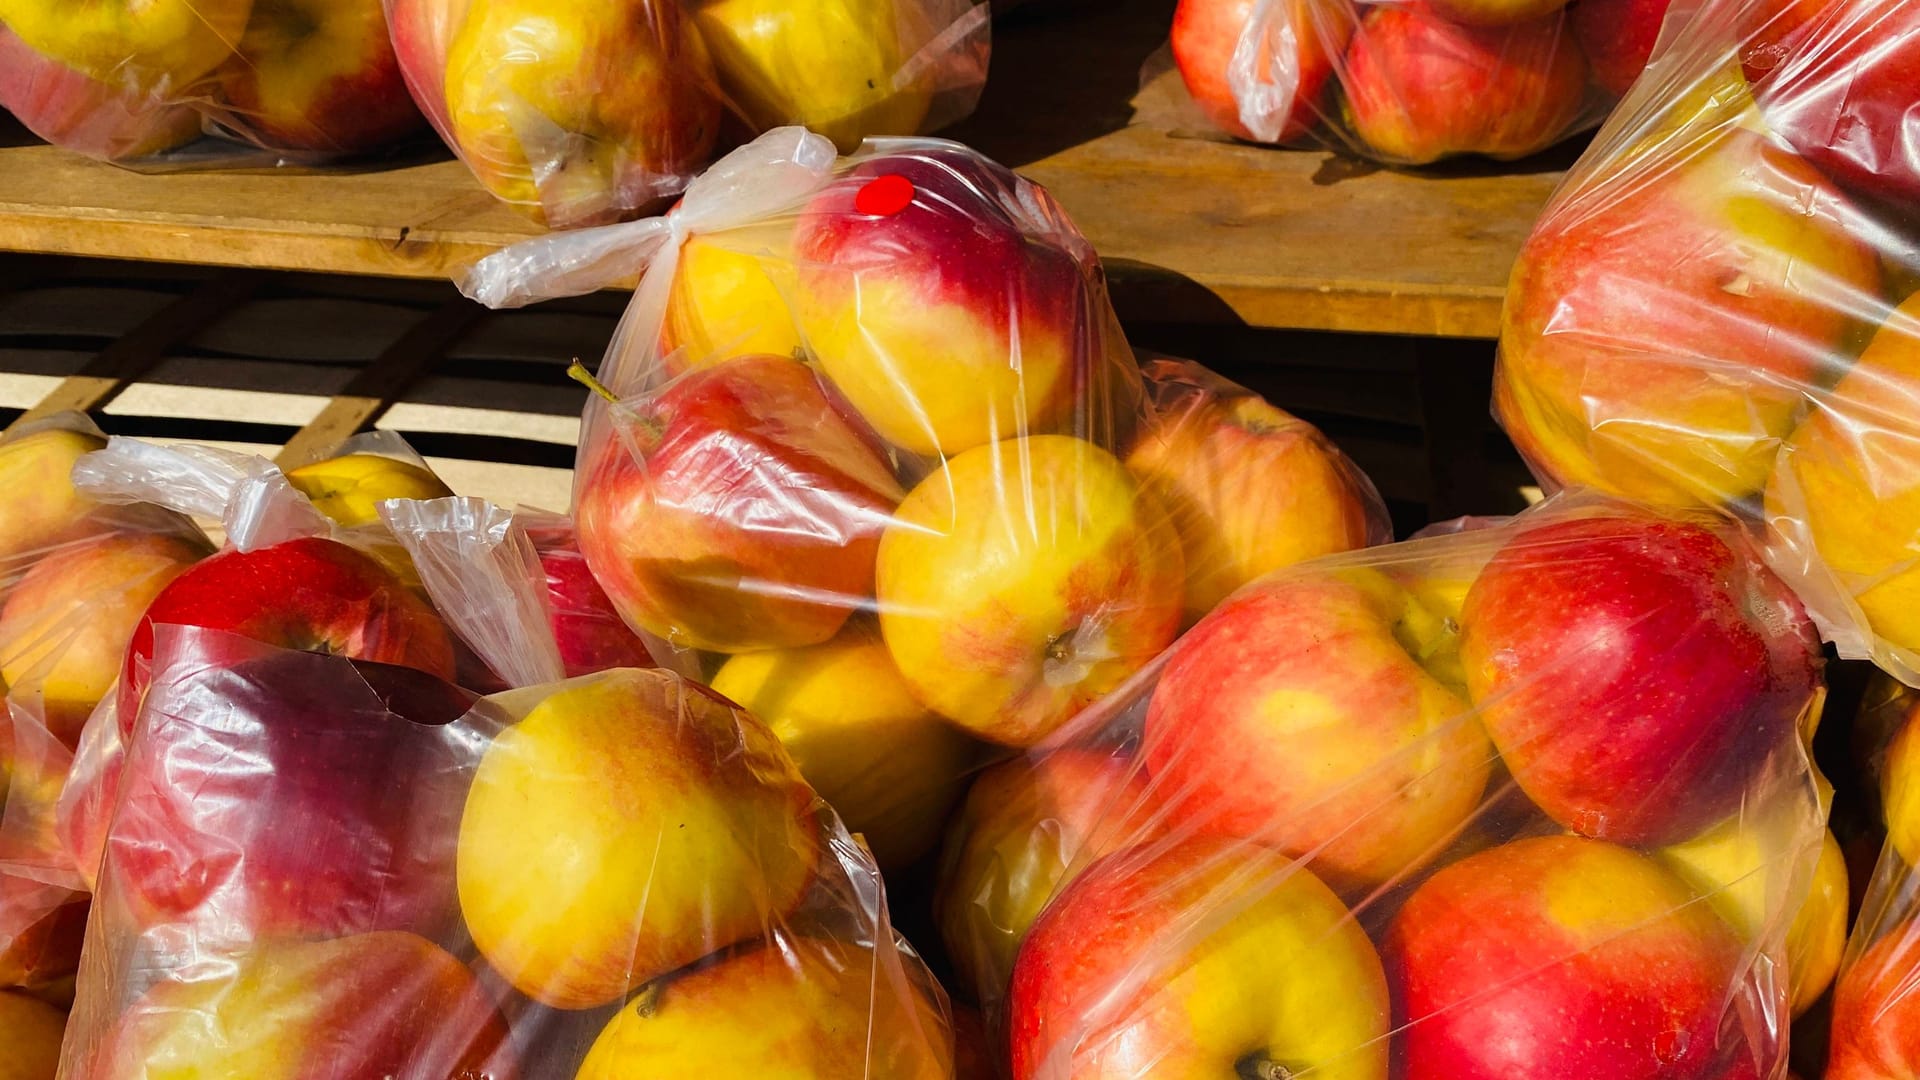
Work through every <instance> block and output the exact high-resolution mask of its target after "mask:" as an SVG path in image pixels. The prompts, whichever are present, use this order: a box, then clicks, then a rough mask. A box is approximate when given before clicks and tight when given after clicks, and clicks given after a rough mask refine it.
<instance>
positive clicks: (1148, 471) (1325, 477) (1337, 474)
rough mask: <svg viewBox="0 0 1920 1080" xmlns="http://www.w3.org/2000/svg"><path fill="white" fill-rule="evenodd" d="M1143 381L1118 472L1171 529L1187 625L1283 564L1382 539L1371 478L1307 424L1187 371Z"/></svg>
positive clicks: (1168, 365) (1171, 366)
mask: <svg viewBox="0 0 1920 1080" xmlns="http://www.w3.org/2000/svg"><path fill="white" fill-rule="evenodd" d="M1147 379H1148V381H1149V383H1150V384H1153V385H1154V389H1155V390H1156V391H1158V394H1157V395H1156V396H1159V397H1160V399H1161V400H1160V401H1159V402H1158V407H1157V408H1156V409H1154V410H1153V415H1152V419H1150V420H1149V421H1148V423H1147V426H1146V430H1145V431H1144V432H1142V433H1141V435H1140V437H1139V440H1138V441H1137V442H1135V443H1134V445H1133V449H1132V450H1131V451H1129V452H1128V454H1127V469H1128V470H1129V471H1131V472H1132V473H1133V475H1134V476H1135V478H1137V479H1138V480H1139V481H1140V484H1141V486H1143V487H1145V488H1146V489H1147V490H1148V491H1150V492H1152V493H1153V495H1154V497H1155V498H1157V499H1159V500H1160V503H1161V505H1162V506H1165V507H1166V508H1167V512H1168V513H1169V514H1171V515H1172V517H1173V524H1174V527H1175V528H1176V529H1178V530H1179V532H1180V546H1181V550H1182V551H1183V552H1184V553H1185V557H1186V558H1185V561H1186V566H1187V586H1186V617H1187V619H1188V620H1189V621H1191V620H1194V619H1198V618H1199V617H1200V616H1202V615H1205V614H1206V613H1207V612H1209V611H1211V610H1213V608H1214V606H1215V605H1216V604H1218V603H1220V601H1222V600H1224V599H1226V598H1227V594H1228V593H1231V592H1233V591H1234V590H1235V589H1237V588H1239V587H1240V586H1242V585H1245V584H1246V583H1248V582H1249V581H1252V580H1254V579H1255V578H1258V577H1261V576H1263V575H1265V574H1268V573H1270V572H1272V571H1274V570H1278V569H1280V568H1281V567H1283V566H1291V565H1293V564H1294V563H1297V562H1303V561H1305V560H1307V559H1311V558H1315V557H1317V556H1320V555H1331V554H1334V553H1336V552H1341V551H1350V550H1352V549H1354V548H1360V547H1365V546H1367V545H1368V544H1369V543H1373V542H1377V541H1385V540H1389V539H1391V538H1392V526H1391V525H1390V524H1389V523H1388V521H1387V520H1386V510H1385V508H1384V507H1383V506H1382V504H1381V502H1380V496H1379V494H1378V493H1377V492H1375V491H1374V489H1373V484H1372V482H1371V481H1369V480H1368V479H1367V478H1366V476H1365V475H1364V474H1363V473H1361V472H1360V470H1359V469H1358V468H1356V467H1355V466H1354V464H1353V463H1352V462H1351V461H1349V460H1347V457H1346V455H1345V454H1342V453H1341V452H1340V450H1339V448H1338V447H1336V446H1334V445H1333V442H1332V441H1331V440H1329V439H1328V438H1327V437H1326V436H1325V435H1323V434H1321V433H1320V430H1319V429H1318V428H1316V427H1314V426H1313V425H1312V424H1309V423H1307V422H1306V421H1304V420H1300V419H1298V418H1296V417H1294V416H1293V415H1291V414H1289V413H1287V412H1285V411H1283V410H1281V409H1277V408H1275V407H1273V406H1272V405H1269V404H1267V402H1266V401H1265V400H1263V399H1262V398H1261V397H1259V396H1258V395H1256V394H1251V393H1248V392H1246V391H1243V390H1239V389H1238V388H1237V387H1233V386H1231V384H1227V383H1225V382H1224V380H1218V379H1215V378H1213V377H1212V376H1209V375H1206V374H1205V373H1204V372H1202V371H1201V370H1200V369H1198V368H1197V367H1196V366H1195V365H1189V364H1178V363H1173V362H1166V361H1162V362H1157V363H1156V364H1154V365H1152V366H1150V367H1149V369H1148V371H1147Z"/></svg>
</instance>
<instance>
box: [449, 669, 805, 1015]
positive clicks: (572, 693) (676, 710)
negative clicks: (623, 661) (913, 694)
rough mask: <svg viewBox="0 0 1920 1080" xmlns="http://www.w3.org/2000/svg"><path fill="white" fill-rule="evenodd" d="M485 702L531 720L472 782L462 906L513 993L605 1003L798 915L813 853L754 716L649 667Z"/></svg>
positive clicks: (510, 733) (788, 784)
mask: <svg viewBox="0 0 1920 1080" xmlns="http://www.w3.org/2000/svg"><path fill="white" fill-rule="evenodd" d="M495 700H499V701H501V702H502V704H503V706H504V707H507V708H509V709H510V710H512V711H516V712H517V711H518V710H519V708H520V707H522V706H524V707H525V708H526V712H525V714H524V716H523V717H522V718H521V719H520V720H519V722H518V723H516V724H515V725H514V726H512V727H511V728H509V729H507V730H506V731H505V732H504V733H502V734H501V735H500V737H499V738H498V739H497V740H495V741H494V743H493V745H492V746H490V747H489V748H488V749H487V752H486V756H485V757H484V758H483V759H482V760H481V763H480V768H479V771H478V772H477V773H476V774H475V776H474V779H473V788H472V792H471V794H470V795H469V796H468V797H467V807H466V813H465V815H464V816H463V817H462V818H461V820H460V830H459V832H460V841H459V845H460V855H459V886H460V908H461V911H462V912H463V913H464V914H465V916H466V922H467V928H468V930H469V931H470V932H471V933H472V935H473V939H474V942H475V944H477V945H478V946H479V949H480V952H481V955H483V956H485V957H486V959H487V963H488V964H489V965H491V966H492V967H493V969H494V970H496V971H498V972H499V973H500V974H501V975H502V976H503V977H504V978H506V979H507V980H508V981H509V982H510V983H511V984H512V985H513V986H514V988H515V989H517V990H519V991H520V992H521V993H522V994H525V995H526V996H527V997H529V998H532V999H533V1000H535V1001H537V1002H540V1003H542V1004H545V1005H550V1006H553V1007H555V1008H562V1009H586V1008H593V1007H595V1006H599V1005H605V1004H609V1003H611V1002H615V1001H618V1000H620V999H621V998H622V997H623V996H624V995H625V994H627V993H628V992H629V991H631V990H633V989H634V988H635V987H638V986H641V985H642V984H644V983H647V982H649V981H651V980H653V979H655V978H657V977H659V976H661V975H664V974H666V973H667V972H669V971H673V970H675V969H676V968H679V967H681V966H683V965H685V964H688V963H691V962H693V961H695V960H698V959H700V958H701V957H704V956H708V955H711V954H713V953H715V952H718V951H719V950H721V949H724V948H726V947H728V946H730V945H735V944H738V943H740V942H743V941H747V940H749V939H752V938H757V937H759V936H761V935H762V934H764V933H766V932H768V931H769V930H771V929H772V928H774V927H778V926H781V925H783V924H784V921H785V919H786V918H787V917H788V916H789V915H791V914H792V912H793V911H794V910H795V909H796V908H797V907H798V905H799V903H800V900H801V898H802V897H803V896H804V895H805V893H806V890H807V887H808V885H809V884H810V883H811V882H812V880H813V875H814V868H815V866H816V864H817V863H818V862H819V860H820V856H821V848H822V844H823V839H822V836H821V832H820V823H819V820H818V818H817V817H816V816H815V812H814V804H815V797H814V794H813V791H812V790H811V789H809V788H808V787H807V785H806V784H805V782H803V781H802V780H801V779H800V775H799V773H798V772H797V771H796V770H795V769H794V766H793V763H792V761H791V760H790V759H789V758H788V757H787V755H786V752H785V751H784V750H782V749H781V747H780V741H779V739H777V738H775V737H774V735H773V733H772V732H771V731H769V730H768V729H767V728H766V726H765V725H763V724H761V723H760V722H759V721H758V720H755V719H754V718H753V717H751V716H749V715H747V714H746V713H744V712H741V711H740V710H738V709H736V708H734V707H733V706H732V705H731V704H730V703H728V702H726V701H725V700H724V699H722V698H720V697H719V696H718V695H716V694H714V693H713V692H712V691H709V690H707V689H706V688H704V687H701V686H699V685H698V684H695V683H690V682H687V681H685V680H682V679H680V678H677V677H676V676H673V675H669V674H667V673H666V672H661V671H635V670H622V671H614V672H608V673H605V674H602V675H592V676H588V677H586V678H583V679H575V680H572V681H570V682H566V683H561V684H559V685H557V686H551V687H541V688H536V689H533V690H527V691H517V692H515V693H514V694H510V695H507V696H506V697H504V698H501V699H495ZM760 1019H761V1020H762V1021H765V1020H766V1019H767V1018H766V1017H761V1018H760Z"/></svg>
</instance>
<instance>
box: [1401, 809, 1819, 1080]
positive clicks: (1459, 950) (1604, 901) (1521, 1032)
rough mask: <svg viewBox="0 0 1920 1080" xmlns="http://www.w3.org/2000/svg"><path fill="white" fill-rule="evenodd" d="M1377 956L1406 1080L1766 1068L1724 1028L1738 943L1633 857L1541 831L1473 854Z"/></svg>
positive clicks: (1419, 902) (1724, 1077) (1734, 988)
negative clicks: (1389, 992) (1397, 1024)
mask: <svg viewBox="0 0 1920 1080" xmlns="http://www.w3.org/2000/svg"><path fill="white" fill-rule="evenodd" d="M1382 952H1383V955H1384V958H1385V960H1386V965H1387V977H1388V979H1389V980H1390V981H1391V982H1392V984H1393V990H1394V1001H1395V1004H1396V1005H1397V1006H1398V1008H1399V1010H1400V1012H1401V1016H1400V1017H1399V1019H1400V1020H1401V1022H1402V1023H1403V1025H1404V1026H1403V1027H1402V1029H1401V1031H1400V1033H1399V1042H1400V1049H1399V1055H1400V1061H1401V1064H1402V1066H1403V1068H1404V1071H1403V1072H1401V1073H1398V1074H1396V1075H1399V1076H1402V1077H1404V1080H1568V1078H1571V1077H1580V1078H1581V1080H1650V1078H1653V1077H1659V1078H1661V1080H1733V1078H1734V1077H1757V1076H1760V1075H1768V1074H1769V1073H1768V1072H1767V1070H1766V1069H1762V1068H1756V1066H1758V1065H1760V1064H1762V1063H1761V1062H1756V1061H1753V1060H1751V1055H1753V1053H1754V1050H1755V1048H1752V1047H1750V1046H1748V1045H1747V1044H1746V1043H1745V1040H1744V1039H1742V1038H1741V1037H1740V1036H1739V1035H1738V1034H1737V1033H1738V1032H1739V1031H1740V1030H1741V1028H1740V1026H1739V1025H1738V1024H1737V1023H1723V1019H1722V1014H1723V1011H1724V1010H1725V1009H1726V1008H1727V1002H1728V998H1729V997H1730V996H1731V997H1732V998H1733V999H1734V1001H1735V1003H1736V1004H1735V1005H1734V1007H1735V1008H1741V1007H1743V1006H1742V1004H1741V1003H1742V1002H1743V1000H1744V996H1745V995H1746V994H1747V991H1746V990H1745V989H1743V987H1742V978H1743V977H1742V975H1741V972H1740V963H1741V944H1740V942H1739V940H1738V939H1737V938H1736V937H1734V935H1733V932H1732V931H1731V930H1729V929H1728V928H1727V926H1726V924H1725V923H1723V922H1721V921H1720V917H1719V916H1718V915H1716V914H1714V912H1713V909H1712V908H1711V907H1709V906H1707V905H1706V904H1702V903H1700V902H1699V900H1698V898H1697V897H1696V896H1695V895H1694V893H1693V891H1692V890H1691V889H1689V888H1688V887H1687V886H1686V884H1685V883H1684V882H1682V881H1680V880H1679V879H1678V878H1676V877H1674V876H1673V875H1672V874H1670V873H1668V872H1667V871H1666V870H1664V869H1662V868H1661V867H1660V866H1659V865H1657V864H1655V863H1654V862H1652V861H1651V860H1649V859H1647V858H1645V857H1644V856H1641V855H1638V854H1636V853H1634V852H1632V851H1629V850H1627V849H1626V848H1621V847H1615V846H1614V845H1612V844H1607V843H1602V842H1600V841H1597V840H1585V839H1581V838H1579V837H1572V836H1546V837H1538V838H1535V839H1531V840H1520V841H1516V842H1514V843H1510V844H1506V845H1503V846H1501V847H1497V848H1494V849H1492V850H1490V851H1483V852H1481V853H1480V854H1478V855H1473V856H1469V857H1468V858H1466V859H1463V860H1461V861H1460V862H1458V863H1455V864H1453V865H1452V866H1449V867H1448V868H1446V869H1445V870H1442V871H1440V872H1439V873H1438V874H1435V875H1434V876H1433V877H1431V878H1429V879H1427V881H1426V882H1425V883H1424V884H1422V885H1421V886H1420V888H1419V889H1418V890H1416V891H1415V892H1414V894H1413V895H1412V897H1410V898H1409V899H1408V900H1407V902H1406V905H1405V906H1404V907H1402V908H1401V909H1400V912H1399V914H1398V915H1396V916H1395V917H1394V920H1393V924H1392V926H1391V927H1390V928H1389V930H1388V934H1387V939H1386V944H1385V947H1384V948H1383V950H1382ZM1781 994H1782V995H1783V996H1784V986H1782V987H1781ZM1778 1004H1779V1006H1780V1012H1779V1015H1780V1016H1782V1017H1784V1015H1785V1001H1784V1000H1782V1001H1781V1002H1779V1003H1778ZM1754 1019H1755V1022H1758V1020H1759V1017H1757V1016H1756V1017H1755V1018H1754Z"/></svg>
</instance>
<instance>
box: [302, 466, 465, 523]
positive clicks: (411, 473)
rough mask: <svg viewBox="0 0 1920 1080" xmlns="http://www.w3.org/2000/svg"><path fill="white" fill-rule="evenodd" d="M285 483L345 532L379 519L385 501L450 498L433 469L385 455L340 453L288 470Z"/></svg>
mask: <svg viewBox="0 0 1920 1080" xmlns="http://www.w3.org/2000/svg"><path fill="white" fill-rule="evenodd" d="M287 483H289V484H292V485H293V489H294V490H295V491H298V492H299V493H300V494H302V495H305V496H306V497H307V498H308V499H309V500H311V501H312V502H313V506H314V509H316V510H318V511H320V512H321V513H323V514H325V515H327V516H328V517H329V518H332V519H333V520H334V522H335V523H337V524H339V525H343V526H345V527H347V528H349V529H352V528H358V527H360V526H362V525H372V524H375V523H376V522H378V521H379V520H380V504H381V503H383V502H386V501H387V500H388V499H443V498H446V497H448V496H450V495H452V494H453V490H452V489H451V488H449V487H447V485H446V482H445V481H443V480H441V479H440V478H439V477H438V476H435V475H434V474H433V471H432V470H431V469H428V468H426V467H425V466H423V465H417V464H415V463H413V462H411V461H402V460H401V459H399V458H395V457H388V456H386V455H385V454H341V455H339V456H338V457H331V458H328V459H326V460H325V461H316V462H314V463H313V464H311V465H302V466H300V467H299V468H297V469H288V470H287Z"/></svg>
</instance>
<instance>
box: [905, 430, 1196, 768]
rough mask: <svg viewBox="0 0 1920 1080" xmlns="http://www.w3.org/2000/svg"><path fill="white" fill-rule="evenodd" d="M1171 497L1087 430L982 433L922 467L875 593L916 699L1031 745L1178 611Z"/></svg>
mask: <svg viewBox="0 0 1920 1080" xmlns="http://www.w3.org/2000/svg"><path fill="white" fill-rule="evenodd" d="M1183 575H1184V569H1183V565H1182V562H1181V555H1180V537H1179V534H1178V533H1176V532H1175V531H1174V528H1173V525H1172V523H1171V522H1170V521H1169V520H1168V518H1167V515H1166V512H1165V511H1164V510H1162V509H1161V508H1160V505H1159V504H1158V503H1157V502H1155V501H1154V500H1153V498H1152V497H1151V496H1150V495H1148V494H1146V493H1145V492H1143V491H1141V490H1140V489H1139V487H1138V485H1136V484H1135V483H1134V481H1133V479H1132V478H1131V477H1130V476H1128V475H1127V472H1126V469H1125V467H1123V466H1122V465H1121V464H1120V463H1119V462H1118V461H1116V460H1114V458H1113V456H1112V455H1111V454H1108V453H1107V452H1106V451H1104V450H1102V449H1100V448H1099V447H1097V446H1094V445H1093V444H1092V443H1089V442H1086V441H1084V440H1081V439H1076V438H1074V437H1072V436H1069V435H1035V436H1030V437H1027V438H1022V439H1010V440H1007V441H1006V442H1001V443H990V444H988V445H986V446H977V447H975V448H973V449H972V450H968V451H966V452H965V453H963V454H960V455H959V456H957V457H955V458H953V459H952V460H950V461H948V462H947V463H946V465H945V466H944V467H942V468H941V469H939V470H938V471H936V472H934V473H933V474H932V475H930V476H928V477H927V478H926V479H925V480H923V481H921V482H920V485H919V486H918V487H916V488H914V489H913V491H912V492H911V493H909V494H908V496H907V498H906V501H904V502H902V503H901V504H900V508H899V510H898V512H897V513H896V514H895V517H894V521H893V523H892V524H890V525H889V526H888V527H887V531H886V533H885V535H883V536H882V537H881V539H880V553H879V563H878V566H877V568H876V571H875V587H876V592H875V597H876V602H877V604H878V606H879V609H880V628H881V632H882V633H883V634H884V635H885V637H886V639H887V648H888V649H889V650H890V651H891V652H892V653H893V659H894V663H895V664H897V665H898V666H899V668H900V674H901V675H902V676H903V677H905V678H906V680H907V682H908V684H909V685H911V686H912V687H913V689H914V692H915V694H916V695H917V696H918V697H919V698H920V700H922V701H924V702H926V703H927V704H928V705H929V706H931V707H932V708H933V709H934V710H935V711H936V712H938V713H940V714H941V715H942V716H945V717H946V718H947V719H949V720H951V721H953V722H954V723H956V724H958V725H960V726H961V727H963V728H965V729H967V730H968V731H970V732H972V733H973V734H975V735H978V736H980V737H981V738H984V739H988V740H991V741H993V742H997V743H1001V744H1003V745H1007V746H1032V745H1034V744H1035V743H1037V742H1039V741H1040V740H1041V739H1044V738H1045V737H1046V736H1047V735H1048V734H1050V733H1052V732H1053V731H1054V729H1056V728H1058V727H1059V726H1060V725H1061V724H1063V723H1065V722H1066V721H1067V720H1068V719H1069V718H1071V717H1072V716H1073V715H1074V714H1075V713H1077V712H1079V710H1080V709H1082V708H1083V707H1085V706H1086V705H1088V704H1090V703H1091V702H1093V701H1094V700H1096V699H1098V698H1099V697H1101V696H1102V695H1103V694H1105V693H1106V692H1107V691H1109V690H1112V689H1113V688H1114V687H1116V686H1118V685H1119V684H1120V683H1121V682H1123V681H1124V680H1125V679H1126V678H1127V677H1128V676H1130V675H1132V674H1133V673H1134V672H1136V671H1138V670H1140V669H1141V668H1142V667H1144V666H1146V664H1147V662H1148V661H1149V660H1152V659H1153V657H1154V656H1155V654H1157V653H1159V651H1160V650H1161V649H1163V648H1165V647H1166V646H1167V644H1168V643H1169V642H1171V641H1172V640H1173V637H1174V634H1175V633H1176V632H1177V631H1178V630H1179V626H1180V594H1181V588H1182V581H1183V580H1184V576H1183Z"/></svg>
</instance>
